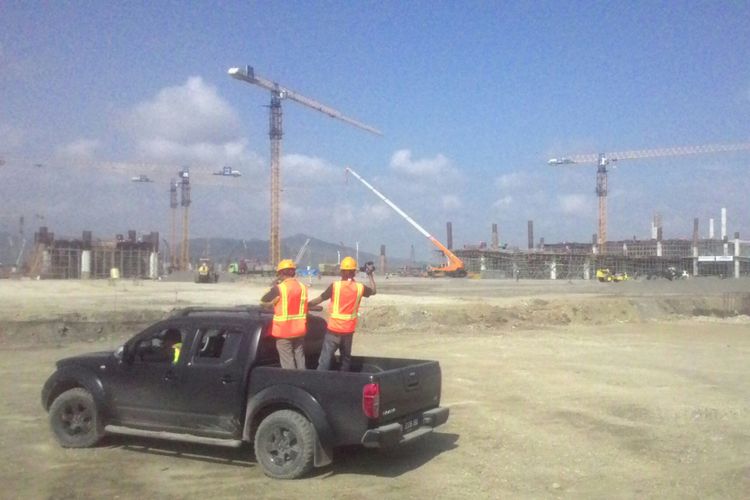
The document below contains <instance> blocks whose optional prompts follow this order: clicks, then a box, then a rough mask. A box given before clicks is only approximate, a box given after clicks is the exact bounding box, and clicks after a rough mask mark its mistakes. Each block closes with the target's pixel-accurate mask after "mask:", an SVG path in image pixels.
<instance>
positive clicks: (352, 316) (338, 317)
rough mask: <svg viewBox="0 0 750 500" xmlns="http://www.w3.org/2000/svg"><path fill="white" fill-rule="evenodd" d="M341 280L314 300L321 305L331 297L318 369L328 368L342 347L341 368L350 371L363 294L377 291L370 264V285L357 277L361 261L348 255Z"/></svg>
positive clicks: (368, 273)
mask: <svg viewBox="0 0 750 500" xmlns="http://www.w3.org/2000/svg"><path fill="white" fill-rule="evenodd" d="M340 269H341V280H340V281H335V282H333V283H331V285H330V286H329V287H328V288H326V290H325V291H324V292H323V293H322V294H320V296H319V297H316V298H314V299H313V300H311V301H310V307H313V306H317V305H318V304H320V303H321V302H323V301H324V300H330V301H331V302H330V307H329V309H328V312H329V317H328V331H327V332H326V336H325V339H324V340H323V348H322V350H321V351H320V359H319V360H318V370H328V369H329V368H330V366H331V359H332V358H333V355H334V354H335V353H336V351H337V350H338V351H339V352H340V354H341V371H349V367H350V366H351V362H352V337H354V330H355V329H356V327H357V317H358V312H359V304H360V301H361V300H362V297H370V296H372V295H375V292H376V288H375V278H374V277H373V270H372V269H371V268H370V267H369V266H368V267H366V268H365V269H366V273H367V277H368V278H369V280H370V286H365V285H363V284H362V283H357V282H356V281H354V276H355V275H356V274H357V261H356V260H354V259H353V258H352V257H344V260H342V261H341V266H340Z"/></svg>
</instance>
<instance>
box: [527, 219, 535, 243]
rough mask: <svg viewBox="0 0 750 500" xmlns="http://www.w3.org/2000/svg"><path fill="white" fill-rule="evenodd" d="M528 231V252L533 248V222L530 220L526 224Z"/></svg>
mask: <svg viewBox="0 0 750 500" xmlns="http://www.w3.org/2000/svg"><path fill="white" fill-rule="evenodd" d="M527 227H528V231H529V250H532V249H533V248H534V221H533V220H530V221H529V222H528V224H527Z"/></svg>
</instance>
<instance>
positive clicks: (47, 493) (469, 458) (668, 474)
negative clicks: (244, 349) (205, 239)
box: [0, 279, 750, 499]
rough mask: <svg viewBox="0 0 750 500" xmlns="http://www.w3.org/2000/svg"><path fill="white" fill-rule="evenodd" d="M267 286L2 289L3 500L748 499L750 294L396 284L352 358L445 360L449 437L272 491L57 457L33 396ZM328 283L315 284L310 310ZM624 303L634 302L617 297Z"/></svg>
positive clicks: (172, 449)
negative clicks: (195, 310) (146, 329)
mask: <svg viewBox="0 0 750 500" xmlns="http://www.w3.org/2000/svg"><path fill="white" fill-rule="evenodd" d="M264 285H265V283H263V282H260V281H258V282H244V281H243V282H235V283H219V284H215V285H213V284H212V285H196V284H193V283H159V282H156V283H152V282H139V283H135V282H120V283H116V284H114V285H110V284H109V283H108V282H105V281H102V282H72V281H71V282H64V281H46V282H44V281H40V282H37V281H8V280H1V281H0V374H1V375H2V378H1V379H0V380H2V383H1V384H0V401H2V403H3V404H2V405H0V422H1V423H2V432H0V484H2V485H3V486H4V487H3V488H2V489H1V490H0V498H19V497H25V498H101V497H115V498H136V497H141V498H146V497H153V496H157V495H158V496H159V497H162V498H182V497H204V496H211V497H214V498H236V497H246V496H250V495H252V496H256V497H261V498H341V499H346V498H351V499H355V498H357V499H358V498H410V497H411V498H508V497H527V498H540V497H573V498H577V497H587V498H601V497H608V498H612V497H614V498H620V497H627V498H633V497H654V496H658V497H670V498H686V497H688V498H690V497H693V498H698V497H706V496H712V497H735V498H743V497H746V494H747V492H748V491H750V364H748V363H747V359H748V355H749V354H750V318H748V316H747V315H746V314H747V313H748V310H747V308H748V297H750V286H748V285H749V283H748V282H747V281H744V280H724V281H721V280H715V281H708V280H706V281H703V280H694V281H684V282H666V281H661V282H632V283H623V284H617V285H614V284H598V283H582V282H573V283H567V282H531V281H530V282H523V281H522V282H519V283H516V282H508V281H496V282H493V281H478V280H418V279H412V280H388V281H381V282H379V286H380V289H381V292H382V293H379V294H378V295H377V296H376V297H374V298H372V299H370V300H368V301H367V303H366V304H365V307H364V315H363V321H362V325H361V329H360V331H359V332H358V333H357V337H356V340H355V344H354V350H355V353H356V354H370V355H380V356H399V357H415V358H428V359H437V360H439V361H440V363H441V366H442V369H443V401H442V404H443V405H447V406H449V407H451V418H450V420H449V421H448V423H447V424H446V425H444V426H442V427H441V428H439V430H438V432H436V433H434V434H433V435H432V436H429V438H428V439H425V440H423V441H421V442H419V443H417V444H415V445H413V446H409V447H406V448H403V449H401V450H398V451H397V452H395V453H392V454H387V455H385V454H380V453H377V452H373V451H370V450H364V449H345V450H337V452H336V459H335V462H334V464H333V465H332V466H330V467H326V468H323V469H318V470H316V471H315V473H314V474H313V475H312V476H311V477H309V478H306V479H302V480H298V481H281V482H280V481H274V480H271V479H268V478H266V477H265V476H264V475H263V473H262V471H261V470H260V468H259V467H258V466H257V465H256V463H255V461H254V458H253V454H252V450H251V449H249V448H243V449H239V450H226V449H222V448H212V447H207V446H205V447H204V446H196V445H186V444H178V443H170V442H162V441H157V440H146V439H135V438H125V437H109V438H106V439H105V440H104V442H103V443H102V444H101V446H98V447H96V448H93V449H87V450H64V449H62V448H60V447H59V446H58V445H57V444H56V443H55V441H54V439H53V437H52V435H51V433H50V431H49V430H48V425H47V416H46V414H45V413H44V411H43V410H42V408H41V405H40V401H39V391H40V389H41V386H42V384H43V383H44V380H45V379H46V377H47V376H48V375H49V374H50V373H51V372H52V371H53V370H54V362H55V361H56V360H57V359H59V358H62V357H65V356H69V355H74V354H77V353H82V352H86V351H93V350H102V349H109V348H113V347H114V346H116V345H118V344H119V343H121V342H122V341H123V340H124V339H126V338H127V337H128V336H130V335H131V334H133V333H136V332H137V331H138V329H139V328H140V327H141V326H144V325H145V324H147V323H149V322H151V321H153V320H154V319H157V318H159V317H161V316H163V315H164V314H166V313H167V312H168V311H169V310H170V309H171V308H173V307H181V306H184V305H189V304H220V305H232V304H241V303H252V302H255V301H257V299H258V297H259V296H260V295H261V294H262V292H263V290H264ZM324 285H325V283H324V282H316V283H314V289H313V291H314V293H315V292H317V291H322V290H323V288H324ZM621 285H624V286H621Z"/></svg>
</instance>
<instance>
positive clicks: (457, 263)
mask: <svg viewBox="0 0 750 500" xmlns="http://www.w3.org/2000/svg"><path fill="white" fill-rule="evenodd" d="M346 171H347V172H348V173H350V174H352V175H353V176H354V177H356V178H357V180H358V181H360V182H361V183H362V184H364V185H365V187H367V188H368V189H369V190H370V191H372V192H373V193H375V195H376V196H377V197H378V198H380V199H381V200H383V202H385V204H386V205H388V206H389V207H391V208H392V209H393V210H395V211H396V213H397V214H399V215H400V216H401V217H403V218H404V219H406V221H407V222H408V223H409V224H411V225H412V226H414V227H415V228H416V230H417V231H419V232H420V233H422V234H423V235H424V236H426V237H427V239H428V240H430V242H431V243H432V244H433V245H435V246H436V247H437V248H438V249H439V250H440V251H441V252H442V253H443V255H444V256H445V259H446V264H445V265H444V266H441V267H432V266H430V267H428V268H427V274H428V275H429V276H433V277H440V276H450V277H453V278H463V277H465V276H466V268H465V267H464V262H463V261H462V260H461V259H459V258H458V257H457V256H456V255H455V254H454V253H453V252H451V251H450V250H449V249H448V248H447V247H446V246H445V245H443V244H442V243H440V242H439V241H438V240H437V238H435V237H434V236H432V235H431V234H430V233H428V232H427V231H426V230H425V229H424V228H423V227H422V226H420V225H419V224H417V223H416V221H415V220H414V219H412V218H411V217H409V216H408V215H406V213H404V211H403V210H401V209H400V208H398V207H397V206H396V205H395V204H394V203H393V202H392V201H391V200H389V199H388V198H386V197H385V196H383V195H382V194H381V193H380V192H379V191H378V190H377V189H375V188H374V187H372V186H371V185H370V184H369V183H368V182H367V181H366V180H364V179H363V178H362V177H360V175H359V174H358V173H357V172H355V171H354V170H352V169H351V168H349V167H347V168H346Z"/></svg>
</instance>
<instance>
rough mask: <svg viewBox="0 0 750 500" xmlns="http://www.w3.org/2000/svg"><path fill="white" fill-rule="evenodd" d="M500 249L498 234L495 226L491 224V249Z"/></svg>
mask: <svg viewBox="0 0 750 500" xmlns="http://www.w3.org/2000/svg"><path fill="white" fill-rule="evenodd" d="M499 247H500V234H499V233H498V231H497V224H492V249H493V250H497V249H498V248H499Z"/></svg>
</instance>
